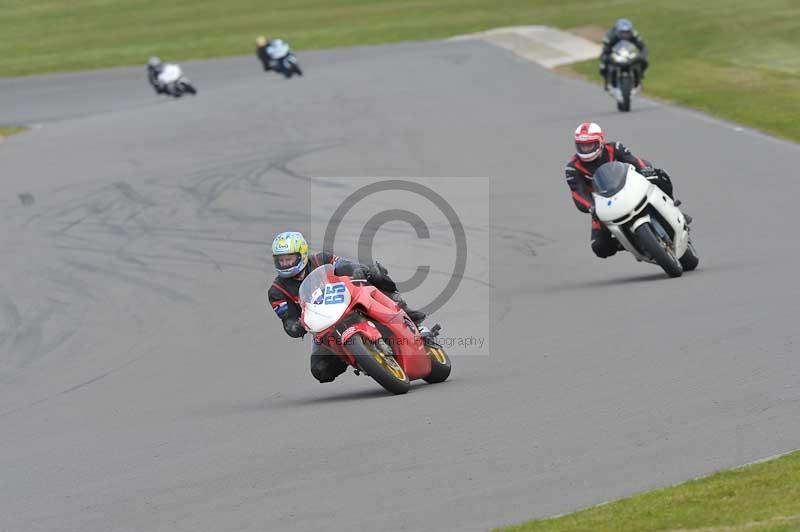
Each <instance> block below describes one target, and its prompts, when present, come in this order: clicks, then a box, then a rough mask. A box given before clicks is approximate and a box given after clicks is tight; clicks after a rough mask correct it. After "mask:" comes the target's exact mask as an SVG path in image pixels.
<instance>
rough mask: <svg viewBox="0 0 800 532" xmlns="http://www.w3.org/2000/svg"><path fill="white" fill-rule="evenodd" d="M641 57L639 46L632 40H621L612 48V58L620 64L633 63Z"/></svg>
mask: <svg viewBox="0 0 800 532" xmlns="http://www.w3.org/2000/svg"><path fill="white" fill-rule="evenodd" d="M638 58H639V48H638V47H637V46H636V45H635V44H633V43H632V42H631V41H625V40H623V41H619V42H618V43H617V44H615V45H614V48H612V49H611V60H612V61H614V62H615V63H617V64H618V65H627V64H630V63H633V62H634V61H636V60H637V59H638Z"/></svg>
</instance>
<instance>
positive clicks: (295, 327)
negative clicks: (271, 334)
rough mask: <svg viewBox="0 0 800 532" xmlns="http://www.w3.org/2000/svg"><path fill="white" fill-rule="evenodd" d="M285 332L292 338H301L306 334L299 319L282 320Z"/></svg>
mask: <svg viewBox="0 0 800 532" xmlns="http://www.w3.org/2000/svg"><path fill="white" fill-rule="evenodd" d="M283 328H284V329H285V330H286V334H288V335H289V336H291V337H292V338H302V337H303V336H305V335H306V330H305V328H304V327H303V326H302V325H301V324H300V320H297V319H291V318H288V319H286V320H285V321H284V322H283Z"/></svg>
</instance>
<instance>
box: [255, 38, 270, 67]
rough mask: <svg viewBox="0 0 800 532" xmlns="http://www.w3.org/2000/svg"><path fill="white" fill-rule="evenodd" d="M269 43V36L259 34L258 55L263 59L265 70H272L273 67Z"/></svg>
mask: <svg viewBox="0 0 800 532" xmlns="http://www.w3.org/2000/svg"><path fill="white" fill-rule="evenodd" d="M268 44H269V43H268V42H267V38H266V37H264V36H263V35H259V36H258V37H257V38H256V57H258V59H259V61H261V64H262V65H263V67H264V70H270V69H271V68H272V65H271V60H270V56H269V54H268V53H267V46H268Z"/></svg>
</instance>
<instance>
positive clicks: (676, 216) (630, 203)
mask: <svg viewBox="0 0 800 532" xmlns="http://www.w3.org/2000/svg"><path fill="white" fill-rule="evenodd" d="M593 196H594V209H595V215H596V216H597V219H598V220H600V221H601V222H602V223H603V225H605V226H606V227H607V228H608V230H609V231H610V232H611V234H612V235H614V237H615V238H616V239H617V240H619V242H620V243H622V245H623V246H624V247H625V249H626V250H627V251H629V252H630V253H631V254H632V255H633V256H634V257H636V260H639V261H647V262H652V261H651V260H650V259H649V258H648V257H645V256H643V255H642V254H640V253H639V251H638V250H637V249H636V247H635V246H634V245H633V244H632V243H631V242H630V240H628V237H627V236H626V234H625V232H624V231H623V230H622V227H623V226H625V225H628V224H629V225H630V228H631V232H633V231H634V230H635V228H636V227H638V226H639V225H641V224H642V223H648V222H650V215H649V214H647V212H644V211H645V209H646V208H647V206H648V205H650V206H652V207H653V208H654V209H655V210H656V211H658V213H659V214H661V216H662V217H663V218H664V220H666V221H667V223H668V224H669V225H670V226H671V227H672V230H673V231H674V233H675V239H674V242H673V243H672V248H673V252H674V253H675V256H676V257H682V256H683V254H684V253H685V252H686V248H687V246H688V245H689V230H688V228H687V227H686V223H685V222H686V220H685V218H684V217H683V213H681V211H680V209H678V207H676V206H675V204H674V203H673V201H672V199H670V197H669V196H667V195H666V194H665V193H664V192H663V191H662V190H661V189H660V188H658V187H657V186H656V185H654V184H652V183H651V182H650V181H648V179H647V178H646V177H644V176H643V175H642V174H640V173H639V172H637V171H636V169H635V168H634V167H633V165H628V174H627V176H626V178H625V186H624V187H623V188H622V189H621V190H620V191H619V192H618V193H616V194H615V195H614V196H612V197H610V198H606V197H603V196H600V195H599V194H593ZM614 220H616V221H617V222H616V223H614Z"/></svg>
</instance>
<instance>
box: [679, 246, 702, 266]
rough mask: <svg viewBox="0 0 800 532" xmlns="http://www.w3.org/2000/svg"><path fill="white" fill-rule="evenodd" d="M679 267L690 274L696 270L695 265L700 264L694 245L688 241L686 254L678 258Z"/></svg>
mask: <svg viewBox="0 0 800 532" xmlns="http://www.w3.org/2000/svg"><path fill="white" fill-rule="evenodd" d="M680 262H681V266H682V267H683V271H685V272H690V271H692V270H694V269H695V268H697V265H698V264H700V258H699V257H698V256H697V252H696V251H695V249H694V245H693V244H692V241H691V240H689V246H688V247H687V248H686V252H685V253H684V254H683V256H682V257H681V258H680Z"/></svg>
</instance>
